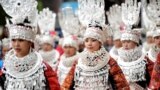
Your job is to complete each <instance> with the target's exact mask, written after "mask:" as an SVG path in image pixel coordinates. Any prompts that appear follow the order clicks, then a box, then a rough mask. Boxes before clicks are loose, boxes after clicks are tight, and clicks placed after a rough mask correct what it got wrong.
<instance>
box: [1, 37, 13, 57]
mask: <svg viewBox="0 0 160 90" xmlns="http://www.w3.org/2000/svg"><path fill="white" fill-rule="evenodd" d="M10 49H11V46H10V39H9V38H4V39H2V59H4V57H5V55H6V53H7V52H8V51H9V50H10Z"/></svg>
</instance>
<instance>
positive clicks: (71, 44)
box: [57, 36, 78, 85]
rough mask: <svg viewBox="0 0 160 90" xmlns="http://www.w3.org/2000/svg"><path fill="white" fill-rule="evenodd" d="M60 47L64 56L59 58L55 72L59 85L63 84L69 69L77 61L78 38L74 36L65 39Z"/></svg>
mask: <svg viewBox="0 0 160 90" xmlns="http://www.w3.org/2000/svg"><path fill="white" fill-rule="evenodd" d="M62 46H63V50H64V54H63V55H62V56H61V58H60V62H59V65H58V70H57V74H58V79H59V83H60V85H62V84H63V82H64V80H65V78H66V76H67V74H68V73H69V71H70V70H71V67H72V66H73V65H74V64H75V63H76V61H77V59H78V52H77V51H78V38H77V37H76V36H68V37H65V38H64V41H63V45H62Z"/></svg>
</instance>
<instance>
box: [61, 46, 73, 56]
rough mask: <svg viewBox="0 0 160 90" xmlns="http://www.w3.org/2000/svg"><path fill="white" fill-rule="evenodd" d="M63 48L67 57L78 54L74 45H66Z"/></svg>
mask: <svg viewBox="0 0 160 90" xmlns="http://www.w3.org/2000/svg"><path fill="white" fill-rule="evenodd" d="M63 50H64V54H65V55H66V56H67V57H71V56H74V55H75V54H76V48H74V47H72V46H64V47H63Z"/></svg>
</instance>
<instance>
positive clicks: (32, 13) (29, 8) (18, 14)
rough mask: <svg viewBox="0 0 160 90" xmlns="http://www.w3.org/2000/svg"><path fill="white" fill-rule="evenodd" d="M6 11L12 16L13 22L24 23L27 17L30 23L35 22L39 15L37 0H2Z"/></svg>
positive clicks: (0, 2) (0, 0) (0, 1)
mask: <svg viewBox="0 0 160 90" xmlns="http://www.w3.org/2000/svg"><path fill="white" fill-rule="evenodd" d="M0 4H1V5H2V7H3V9H4V10H5V12H6V13H7V14H8V15H9V16H11V17H12V18H11V19H10V20H11V22H12V23H13V24H17V23H23V22H24V21H25V20H26V19H27V20H28V22H30V23H32V24H33V23H35V21H36V15H37V1H36V0H29V1H28V0H0Z"/></svg>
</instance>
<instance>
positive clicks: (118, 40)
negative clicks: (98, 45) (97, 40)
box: [113, 39, 122, 48]
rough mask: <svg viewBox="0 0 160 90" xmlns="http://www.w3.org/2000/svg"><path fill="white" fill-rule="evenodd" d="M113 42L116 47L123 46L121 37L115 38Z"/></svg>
mask: <svg viewBox="0 0 160 90" xmlns="http://www.w3.org/2000/svg"><path fill="white" fill-rule="evenodd" d="M113 43H114V46H115V47H116V48H120V47H122V42H121V40H120V39H117V40H114V41H113Z"/></svg>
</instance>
